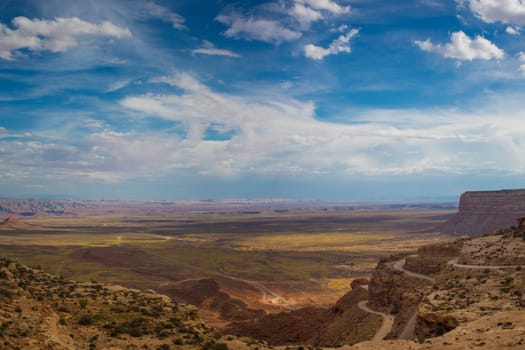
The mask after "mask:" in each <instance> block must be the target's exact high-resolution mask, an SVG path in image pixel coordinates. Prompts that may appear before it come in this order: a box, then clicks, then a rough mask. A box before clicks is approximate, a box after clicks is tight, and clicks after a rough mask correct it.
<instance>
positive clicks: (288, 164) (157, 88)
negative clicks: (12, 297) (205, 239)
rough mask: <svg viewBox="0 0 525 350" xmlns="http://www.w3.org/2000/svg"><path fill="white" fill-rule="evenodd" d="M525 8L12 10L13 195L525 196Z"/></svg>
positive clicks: (208, 2) (498, 0)
mask: <svg viewBox="0 0 525 350" xmlns="http://www.w3.org/2000/svg"><path fill="white" fill-rule="evenodd" d="M524 37H525V2H524V1H522V0H455V1H454V0H448V1H446V0H260V1H229V0H173V1H168V0H154V1H148V0H144V1H138V0H83V1H80V0H78V1H77V0H71V1H63V0H48V1H39V0H2V1H1V2H0V197H45V198H92V199H119V198H120V199H211V198H297V199H325V200H450V199H455V198H457V196H458V195H459V194H460V193H462V192H463V191H466V190H479V189H483V190H490V189H502V188H520V187H525V181H524V180H525V156H524V155H525V98H524V95H525V40H524Z"/></svg>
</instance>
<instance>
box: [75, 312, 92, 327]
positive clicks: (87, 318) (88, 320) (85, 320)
mask: <svg viewBox="0 0 525 350" xmlns="http://www.w3.org/2000/svg"><path fill="white" fill-rule="evenodd" d="M78 324H79V325H82V326H89V325H91V324H93V317H92V316H91V315H89V314H87V315H84V316H82V317H81V318H80V320H78Z"/></svg>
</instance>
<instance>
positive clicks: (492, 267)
mask: <svg viewBox="0 0 525 350" xmlns="http://www.w3.org/2000/svg"><path fill="white" fill-rule="evenodd" d="M458 261H459V258H454V259H452V260H449V261H448V262H447V264H448V265H452V266H454V267H458V268H460V269H473V270H485V269H487V270H499V269H515V268H517V267H518V266H519V265H463V264H458Z"/></svg>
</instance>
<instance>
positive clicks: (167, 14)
mask: <svg viewBox="0 0 525 350" xmlns="http://www.w3.org/2000/svg"><path fill="white" fill-rule="evenodd" d="M144 7H145V10H146V11H147V13H148V14H149V15H150V16H151V17H156V18H159V19H161V20H163V21H164V22H168V23H171V25H172V26H173V28H175V29H179V30H186V29H188V27H186V25H185V24H184V22H186V20H185V18H184V17H182V16H181V15H179V14H178V13H175V12H172V11H170V10H169V9H168V8H166V7H164V6H161V5H158V4H156V3H154V2H148V3H146V4H145V5H144Z"/></svg>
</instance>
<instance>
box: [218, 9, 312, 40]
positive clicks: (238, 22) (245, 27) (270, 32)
mask: <svg viewBox="0 0 525 350" xmlns="http://www.w3.org/2000/svg"><path fill="white" fill-rule="evenodd" d="M215 19H216V20H217V21H219V22H221V23H223V24H226V25H228V26H229V28H228V29H227V30H226V31H225V32H224V35H225V36H226V37H229V38H236V39H239V38H243V39H247V40H259V41H264V42H268V43H277V44H278V43H281V42H283V41H292V40H296V39H299V38H300V37H301V35H302V34H301V33H300V32H297V31H295V30H292V29H288V28H286V27H284V26H283V25H282V24H281V23H279V21H276V20H272V19H263V18H254V17H243V16H240V15H237V14H232V15H220V16H217V17H216V18H215Z"/></svg>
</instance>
